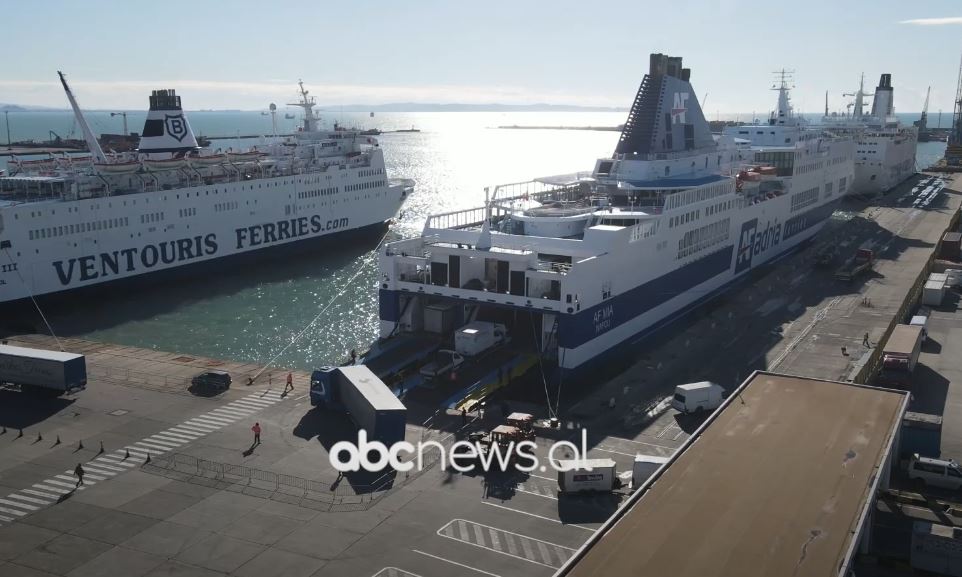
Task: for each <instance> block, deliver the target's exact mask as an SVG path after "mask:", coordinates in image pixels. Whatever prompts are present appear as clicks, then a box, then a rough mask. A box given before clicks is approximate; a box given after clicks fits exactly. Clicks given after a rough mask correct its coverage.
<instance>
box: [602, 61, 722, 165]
mask: <svg viewBox="0 0 962 577" xmlns="http://www.w3.org/2000/svg"><path fill="white" fill-rule="evenodd" d="M690 76H691V71H690V70H689V69H687V68H682V65H681V57H678V56H668V55H666V54H652V55H651V57H650V68H649V71H648V74H646V75H645V78H644V80H642V82H641V87H640V88H638V94H637V96H635V101H634V103H633V104H632V106H631V111H630V112H629V113H628V120H626V121H625V127H624V129H623V130H622V132H621V138H620V139H619V140H618V146H617V148H616V149H615V154H624V155H648V154H660V153H670V152H681V151H685V150H696V149H700V148H704V147H707V146H711V145H712V144H713V143H714V140H713V139H712V136H711V130H710V129H709V127H708V122H707V121H706V120H705V116H704V115H703V114H702V111H701V106H699V105H698V99H697V98H696V97H695V90H694V89H693V88H692V87H691V84H689V83H688V79H689V77H690Z"/></svg>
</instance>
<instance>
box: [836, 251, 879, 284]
mask: <svg viewBox="0 0 962 577" xmlns="http://www.w3.org/2000/svg"><path fill="white" fill-rule="evenodd" d="M873 264H875V252H874V251H872V250H871V249H867V248H860V249H858V250H857V251H856V252H855V256H853V257H852V258H850V259H849V260H848V261H846V262H845V264H843V265H842V266H841V267H839V269H838V270H837V271H835V278H836V279H838V280H843V281H846V282H850V281H852V280H854V279H855V278H856V277H858V276H859V275H860V274H862V273H864V272H867V271H869V270H871V268H872V265H873Z"/></svg>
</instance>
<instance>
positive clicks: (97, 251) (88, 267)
mask: <svg viewBox="0 0 962 577" xmlns="http://www.w3.org/2000/svg"><path fill="white" fill-rule="evenodd" d="M61 81H62V83H63V87H64V90H65V91H66V93H67V97H68V99H69V101H70V104H71V106H72V107H73V110H74V114H75V116H76V119H77V123H78V125H79V126H80V128H81V130H82V132H83V135H84V139H85V140H86V142H87V146H88V148H89V150H90V155H89V156H82V157H81V156H67V155H63V156H53V155H51V156H49V157H46V158H42V159H39V160H26V159H19V158H13V159H12V160H11V162H10V166H9V168H10V174H9V176H5V177H0V303H7V302H11V301H17V300H20V299H24V298H30V297H35V296H38V295H46V294H51V293H60V292H64V291H71V290H74V289H79V288H85V287H91V286H97V285H102V284H104V283H112V282H114V281H120V280H126V279H131V278H135V277H142V276H145V275H154V274H157V273H161V272H167V273H171V272H185V271H186V270H187V269H189V268H190V267H191V266H192V265H199V266H194V267H193V268H194V269H199V270H203V269H204V268H205V267H206V266H208V265H209V264H211V261H215V260H217V259H224V258H225V257H240V256H241V255H247V254H249V253H253V252H256V251H261V250H264V249H281V248H290V247H292V246H293V245H298V246H303V245H304V244H307V243H309V242H311V241H318V240H328V239H329V238H331V237H333V236H334V235H344V234H345V233H354V234H358V233H366V232H368V231H370V232H372V233H374V232H375V231H377V230H382V231H383V227H384V226H385V223H387V222H388V221H390V220H391V219H392V218H394V217H395V215H396V214H397V212H398V210H399V209H400V207H401V204H402V202H403V201H404V199H405V198H406V197H407V196H408V194H409V193H410V191H411V189H412V183H411V181H407V180H405V181H392V180H390V179H389V178H388V175H387V174H386V172H385V168H384V155H383V152H382V151H381V149H380V148H379V146H378V143H377V141H376V140H375V139H374V138H371V137H369V136H364V135H361V134H360V133H359V132H357V131H354V130H344V129H342V128H339V127H337V126H336V125H335V128H334V130H322V129H320V128H319V127H318V120H319V119H318V117H317V116H316V114H315V113H314V112H313V111H312V107H313V106H315V104H316V103H315V100H314V98H313V97H309V96H308V92H307V90H305V89H304V87H303V84H301V85H300V95H301V100H300V102H298V103H296V104H294V105H295V106H300V107H301V108H303V109H304V121H303V125H302V126H301V127H300V129H299V130H298V132H296V133H295V134H294V135H293V136H290V137H286V138H276V139H273V140H272V141H269V143H268V144H267V145H265V146H262V147H259V148H256V149H251V150H245V151H234V150H230V149H228V150H226V151H219V150H215V151H211V150H208V149H201V148H199V147H198V146H197V140H196V139H195V138H194V135H193V133H192V131H191V128H190V125H189V124H188V122H187V117H186V115H185V114H184V112H183V110H182V109H181V104H180V97H179V96H177V95H176V94H175V93H174V91H173V90H155V91H154V92H153V93H152V94H151V96H150V112H149V113H148V115H147V120H146V122H145V123H144V129H143V133H142V134H141V139H140V146H139V148H138V149H137V150H136V151H135V152H132V153H126V154H107V153H105V152H104V151H103V150H102V149H101V148H100V145H99V144H98V142H97V139H96V138H95V137H94V135H93V133H92V132H91V130H90V128H89V126H88V125H87V122H86V121H85V119H84V116H83V114H82V112H81V111H80V108H79V106H78V105H77V102H76V99H75V98H74V95H73V93H72V92H71V90H70V88H69V87H68V86H67V83H66V80H65V79H64V78H63V75H62V74H61ZM202 263H203V264H202Z"/></svg>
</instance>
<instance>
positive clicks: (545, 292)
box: [379, 54, 854, 375]
mask: <svg viewBox="0 0 962 577" xmlns="http://www.w3.org/2000/svg"><path fill="white" fill-rule="evenodd" d="M689 76H690V71H689V69H687V68H683V67H682V60H681V58H680V57H670V56H666V55H662V54H653V55H652V56H651V60H650V71H649V73H648V74H647V75H646V76H645V78H644V80H643V81H642V83H641V87H640V89H639V90H638V93H637V96H636V97H635V101H634V104H633V105H632V107H631V111H630V112H629V114H628V119H627V121H626V122H625V127H624V130H623V132H622V134H621V137H620V139H619V141H618V144H617V147H616V149H615V154H614V155H613V156H612V157H611V158H603V159H600V160H598V161H597V162H596V163H595V168H594V171H593V172H591V173H590V174H584V175H570V176H567V177H551V178H545V179H539V180H536V181H532V182H527V183H520V184H511V185H504V186H498V187H497V188H495V189H494V190H493V192H491V193H486V201H485V204H484V206H480V207H477V208H474V209H469V210H461V211H457V212H450V213H445V214H437V215H433V216H431V217H429V218H428V220H427V223H426V224H425V226H424V231H423V233H422V234H421V236H420V237H418V238H412V239H408V240H401V241H397V242H392V243H390V244H388V245H386V246H385V247H384V248H383V249H382V250H381V252H380V255H379V258H380V269H381V274H382V284H381V286H380V332H381V337H382V342H381V343H380V344H379V348H383V349H386V348H388V346H387V345H386V341H385V339H387V340H390V339H392V338H403V335H405V334H410V333H415V334H417V333H424V332H426V331H430V332H436V333H437V332H440V334H438V335H437V337H439V340H440V341H441V342H442V345H443V344H444V342H445V340H446V339H450V338H451V332H453V331H456V330H457V329H458V327H461V326H463V325H465V324H466V323H471V322H475V321H487V322H492V323H498V324H503V325H504V326H505V327H506V328H507V330H508V331H509V333H510V335H511V339H512V341H511V342H512V344H511V348H512V349H514V350H517V351H519V354H520V351H524V350H526V351H529V352H533V353H534V354H536V355H538V356H539V357H540V359H541V360H542V363H541V364H542V365H549V364H550V365H551V366H553V367H559V368H560V369H561V374H568V375H570V374H572V373H575V372H580V371H581V370H583V369H585V368H587V367H589V366H590V365H591V363H592V362H593V361H597V360H599V359H600V358H602V356H603V355H605V354H607V353H611V352H613V351H615V350H617V349H618V348H619V346H620V345H627V344H630V343H632V342H636V341H637V340H638V339H640V338H642V337H644V336H645V335H646V334H648V333H650V332H651V331H654V330H655V329H657V328H659V327H661V326H663V325H665V324H667V323H668V322H670V321H671V320H673V319H675V318H677V317H678V316H679V315H681V314H683V313H685V312H686V311H689V310H691V309H692V308H693V307H696V306H697V305H699V304H701V303H704V302H705V301H707V300H708V299H710V298H712V297H713V296H715V295H717V294H719V293H720V292H721V291H722V290H724V289H725V288H726V286H728V285H729V284H730V283H732V282H734V281H736V280H737V279H738V278H739V277H742V276H743V275H746V274H748V272H749V271H750V270H751V269H753V268H755V267H758V266H760V265H763V264H765V263H767V262H770V261H772V260H773V259H776V258H778V257H779V256H782V255H784V254H786V253H787V252H789V251H791V250H792V249H794V248H796V247H798V246H799V245H800V244H801V243H803V242H805V241H806V240H807V239H809V238H811V237H812V236H813V235H815V234H816V233H817V232H818V231H819V229H820V228H821V227H822V225H823V224H824V223H825V221H826V219H827V218H828V217H829V216H830V215H831V214H832V212H833V209H834V206H835V205H836V202H837V201H838V200H839V198H840V197H841V195H842V193H843V191H844V190H845V189H846V187H847V186H849V185H850V184H851V182H852V177H853V154H854V143H853V140H852V139H851V138H850V137H846V136H841V137H839V136H835V135H832V134H830V133H826V132H824V131H822V130H820V129H817V128H815V129H809V128H806V127H805V125H803V124H802V123H801V122H800V120H799V119H798V118H797V117H796V116H795V115H794V113H793V112H792V109H791V106H790V104H789V98H788V88H787V86H786V85H785V84H784V83H783V84H782V86H781V87H780V88H778V89H777V90H778V109H777V110H776V111H775V112H774V113H773V114H772V115H771V118H770V119H769V121H768V123H767V124H765V125H756V126H752V127H750V128H751V129H750V130H747V129H743V130H744V131H745V132H747V134H743V135H742V136H741V137H740V138H736V137H734V136H732V135H727V134H725V135H712V134H711V132H710V131H709V127H708V123H707V122H706V121H705V118H704V115H703V113H702V110H701V108H700V106H699V104H698V101H697V99H696V97H695V91H694V89H693V88H692V86H691V84H690V83H689ZM737 128H738V127H736V133H737V132H738V130H737ZM438 310H442V311H444V315H443V316H442V319H447V318H450V321H447V320H445V321H443V322H440V323H439V322H437V321H436V317H437V311H438ZM429 316H430V317H431V318H430V319H429Z"/></svg>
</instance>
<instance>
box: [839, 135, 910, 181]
mask: <svg viewBox="0 0 962 577" xmlns="http://www.w3.org/2000/svg"><path fill="white" fill-rule="evenodd" d="M917 143H918V134H917V133H916V131H915V130H911V129H906V130H904V131H902V132H901V133H900V134H898V135H895V134H880V135H869V136H864V137H863V138H861V139H859V141H858V142H857V143H856V154H855V182H854V184H853V186H852V189H851V192H850V194H867V195H875V194H883V193H885V192H888V191H889V190H891V189H893V188H895V187H896V186H898V185H899V184H901V183H903V182H905V180H906V179H908V178H909V177H910V176H912V175H913V174H915V173H916V172H917V167H916V161H915V154H916V145H917Z"/></svg>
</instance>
